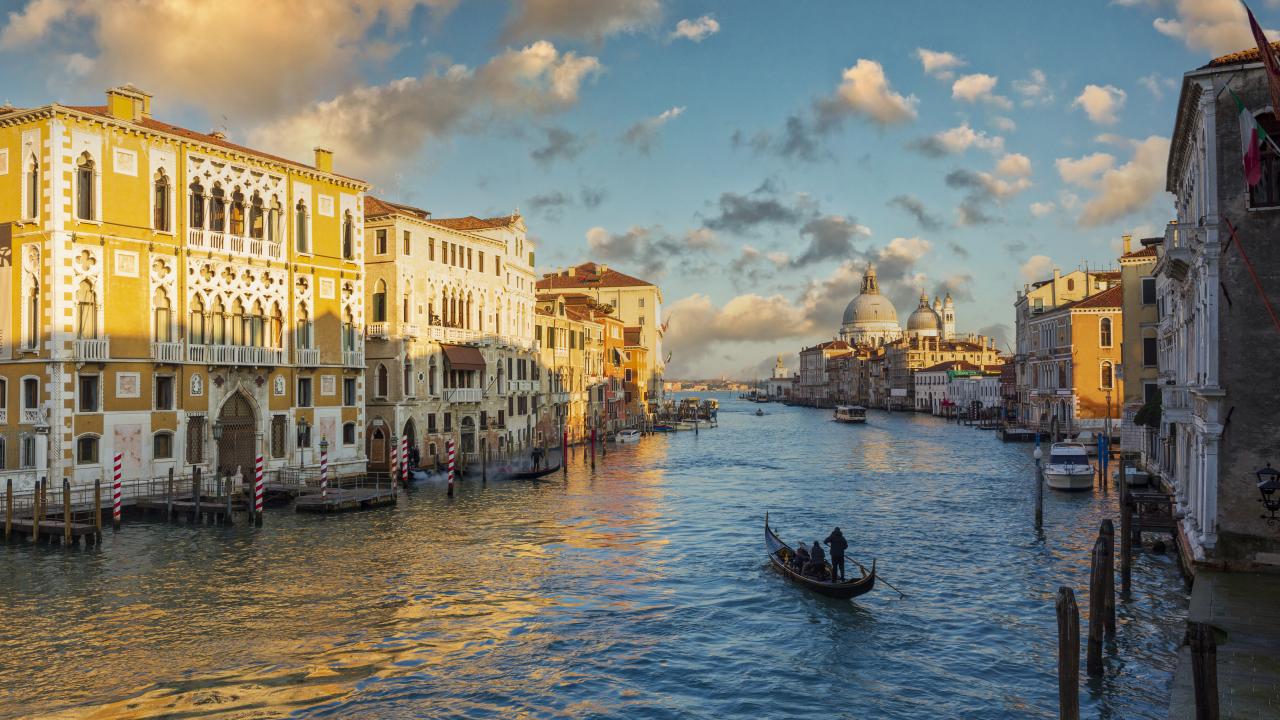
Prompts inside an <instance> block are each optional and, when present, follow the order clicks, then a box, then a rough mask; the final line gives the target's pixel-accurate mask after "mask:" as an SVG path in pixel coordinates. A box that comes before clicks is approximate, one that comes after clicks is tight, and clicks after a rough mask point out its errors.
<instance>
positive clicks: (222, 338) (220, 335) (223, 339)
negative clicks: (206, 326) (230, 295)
mask: <svg viewBox="0 0 1280 720" xmlns="http://www.w3.org/2000/svg"><path fill="white" fill-rule="evenodd" d="M210 316H211V317H212V319H213V327H212V332H211V333H210V339H211V340H212V341H213V342H212V344H214V345H226V344H227V309H226V306H224V305H223V304H222V298H220V297H216V296H215V297H214V298H213V311H212V312H211V313H210Z"/></svg>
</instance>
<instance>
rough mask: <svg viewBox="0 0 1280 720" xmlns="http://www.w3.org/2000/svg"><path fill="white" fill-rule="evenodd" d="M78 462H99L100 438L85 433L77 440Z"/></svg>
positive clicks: (80, 463) (78, 463)
mask: <svg viewBox="0 0 1280 720" xmlns="http://www.w3.org/2000/svg"><path fill="white" fill-rule="evenodd" d="M76 464H77V465H97V464H98V438H97V437H96V436H94V435H84V436H82V437H80V438H79V439H78V440H76Z"/></svg>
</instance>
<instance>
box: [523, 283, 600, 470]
mask: <svg viewBox="0 0 1280 720" xmlns="http://www.w3.org/2000/svg"><path fill="white" fill-rule="evenodd" d="M534 340H535V342H536V344H537V345H538V347H539V348H540V355H541V358H540V365H541V367H542V377H543V378H544V380H543V384H542V403H541V405H540V408H539V413H538V420H537V433H538V435H540V436H541V442H543V443H545V444H548V445H554V444H557V443H558V442H559V437H560V433H561V432H563V431H567V432H568V433H569V441H570V442H577V441H579V440H582V439H584V438H587V437H589V436H590V432H591V427H590V425H591V423H592V422H595V420H596V419H597V418H598V417H599V416H598V412H597V411H598V408H596V407H594V403H593V401H592V394H593V393H592V390H594V389H596V388H597V387H599V385H600V384H601V379H602V378H603V376H604V328H603V327H602V326H601V324H600V323H597V322H595V321H594V320H592V319H591V317H590V314H589V313H587V312H585V311H584V310H583V309H581V308H575V307H573V306H572V305H568V304H566V303H565V300H564V299H563V298H561V297H558V296H556V295H545V294H539V295H538V305H537V311H536V313H535V314H534Z"/></svg>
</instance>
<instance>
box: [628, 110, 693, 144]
mask: <svg viewBox="0 0 1280 720" xmlns="http://www.w3.org/2000/svg"><path fill="white" fill-rule="evenodd" d="M682 114H684V106H683V105H682V106H680V107H673V108H671V109H669V110H663V111H662V112H661V113H659V114H658V115H655V116H653V117H651V118H645V119H644V120H641V121H639V122H637V123H635V124H634V125H632V126H631V127H629V128H627V131H626V132H625V133H623V134H622V142H624V143H626V144H628V145H630V146H632V147H634V148H635V149H637V150H639V151H640V152H641V153H643V154H645V155H648V154H649V153H650V152H651V151H652V150H653V147H654V145H655V144H657V142H658V131H659V130H660V129H662V126H663V125H666V124H667V123H668V122H670V121H671V120H674V119H676V118H678V117H680V116H681V115H682Z"/></svg>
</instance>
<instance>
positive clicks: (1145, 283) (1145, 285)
mask: <svg viewBox="0 0 1280 720" xmlns="http://www.w3.org/2000/svg"><path fill="white" fill-rule="evenodd" d="M1142 304H1143V305H1155V304H1156V279H1155V278H1149V277H1148V278H1142Z"/></svg>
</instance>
